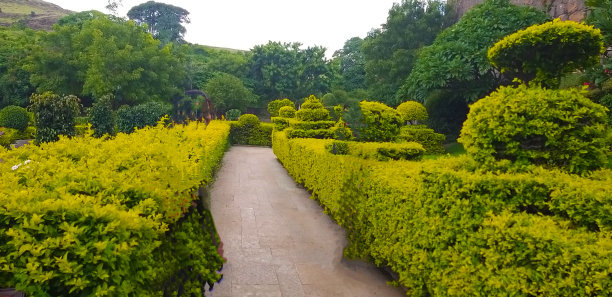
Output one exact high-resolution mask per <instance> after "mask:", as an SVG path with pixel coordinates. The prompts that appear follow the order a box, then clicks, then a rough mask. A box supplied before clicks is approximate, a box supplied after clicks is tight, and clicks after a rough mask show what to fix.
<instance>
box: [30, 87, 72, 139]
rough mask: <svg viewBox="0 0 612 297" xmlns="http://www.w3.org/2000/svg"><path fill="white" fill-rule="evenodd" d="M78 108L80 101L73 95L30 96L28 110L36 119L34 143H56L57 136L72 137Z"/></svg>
mask: <svg viewBox="0 0 612 297" xmlns="http://www.w3.org/2000/svg"><path fill="white" fill-rule="evenodd" d="M80 107H81V105H80V100H79V98H77V97H76V96H74V95H68V96H58V95H55V94H53V93H51V92H45V93H43V94H32V96H31V97H30V110H32V112H33V113H34V116H35V118H36V142H38V143H40V142H51V141H57V140H58V139H59V135H66V136H74V126H75V120H76V116H77V115H78V114H79V109H80Z"/></svg>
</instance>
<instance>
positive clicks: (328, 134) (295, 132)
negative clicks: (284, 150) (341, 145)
mask: <svg viewBox="0 0 612 297" xmlns="http://www.w3.org/2000/svg"><path fill="white" fill-rule="evenodd" d="M285 132H286V133H287V137H289V138H318V139H326V138H334V132H333V131H332V130H331V129H317V130H303V129H294V128H287V129H285Z"/></svg>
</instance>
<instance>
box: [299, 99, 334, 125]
mask: <svg viewBox="0 0 612 297" xmlns="http://www.w3.org/2000/svg"><path fill="white" fill-rule="evenodd" d="M295 118H296V119H297V120H299V121H310V122H314V121H327V120H329V119H330V116H329V110H327V109H325V107H324V106H323V103H321V100H320V99H318V98H316V97H315V96H314V95H310V97H308V98H306V100H305V101H304V103H303V104H302V106H301V108H300V110H298V111H296V112H295Z"/></svg>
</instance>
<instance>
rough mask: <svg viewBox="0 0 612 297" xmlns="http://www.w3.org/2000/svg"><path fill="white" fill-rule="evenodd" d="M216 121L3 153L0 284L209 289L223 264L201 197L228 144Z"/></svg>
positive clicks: (51, 291)
mask: <svg viewBox="0 0 612 297" xmlns="http://www.w3.org/2000/svg"><path fill="white" fill-rule="evenodd" d="M228 135H229V125H228V124H227V123H224V122H218V121H213V122H211V123H210V124H209V125H208V127H205V126H204V125H203V124H202V123H195V122H193V123H190V124H188V125H186V126H179V125H177V126H175V127H174V128H164V127H163V126H161V125H158V126H157V127H152V128H145V129H142V130H137V131H136V132H134V133H132V134H130V135H126V134H123V133H120V134H118V135H117V136H116V137H115V138H114V139H112V140H102V139H97V138H92V137H89V136H85V137H82V138H73V139H68V138H65V137H60V140H59V141H57V142H54V143H43V144H41V145H40V146H30V147H27V148H24V149H16V150H10V151H8V150H5V149H2V148H0V160H2V161H0V180H2V187H0V242H2V244H0V287H16V288H17V289H19V290H21V291H24V292H26V294H28V295H29V296H161V295H162V294H163V292H164V291H167V292H169V293H170V294H172V292H176V291H178V289H179V288H178V287H177V286H178V285H184V288H183V289H184V291H185V294H191V293H194V294H198V295H199V294H201V289H202V288H203V286H204V284H205V283H211V284H212V283H214V282H215V281H217V280H219V278H220V275H219V274H218V273H217V272H216V271H217V270H219V269H220V268H221V267H222V264H223V260H222V259H221V257H220V256H219V255H218V253H217V246H216V244H218V238H216V235H215V234H216V232H215V231H214V225H213V224H212V220H211V217H210V213H209V212H208V211H206V210H205V209H203V206H202V203H201V201H200V199H199V197H198V195H197V190H198V189H199V187H200V186H206V185H207V184H209V183H210V182H211V180H212V175H213V173H214V171H215V169H216V168H217V166H218V165H219V163H220V161H221V158H222V157H223V154H224V152H225V150H226V147H227V139H228Z"/></svg>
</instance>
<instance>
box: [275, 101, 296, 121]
mask: <svg viewBox="0 0 612 297" xmlns="http://www.w3.org/2000/svg"><path fill="white" fill-rule="evenodd" d="M283 106H290V107H293V109H295V104H294V103H293V101H291V100H289V99H282V100H280V99H279V100H272V101H270V103H268V112H269V113H270V116H273V117H277V116H279V114H278V112H279V111H280V109H281V107H283Z"/></svg>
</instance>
